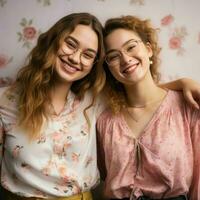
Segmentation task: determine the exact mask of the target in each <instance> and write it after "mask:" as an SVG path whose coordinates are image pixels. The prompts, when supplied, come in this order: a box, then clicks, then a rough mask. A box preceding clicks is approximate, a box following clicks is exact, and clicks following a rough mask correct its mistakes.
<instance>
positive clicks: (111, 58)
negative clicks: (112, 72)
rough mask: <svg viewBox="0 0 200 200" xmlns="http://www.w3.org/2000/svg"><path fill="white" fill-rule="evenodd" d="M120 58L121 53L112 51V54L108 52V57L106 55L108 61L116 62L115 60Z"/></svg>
mask: <svg viewBox="0 0 200 200" xmlns="http://www.w3.org/2000/svg"><path fill="white" fill-rule="evenodd" d="M119 59H120V54H119V53H117V52H116V53H111V54H108V55H107V57H106V60H107V61H108V62H114V61H117V60H119Z"/></svg>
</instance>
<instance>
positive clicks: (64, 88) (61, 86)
mask: <svg viewBox="0 0 200 200" xmlns="http://www.w3.org/2000/svg"><path fill="white" fill-rule="evenodd" d="M70 87H71V84H67V83H61V82H59V83H56V85H55V86H54V87H53V88H52V90H51V92H50V98H51V101H52V102H55V101H60V102H61V101H66V99H67V95H68V93H69V90H70Z"/></svg>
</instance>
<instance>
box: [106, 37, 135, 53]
mask: <svg viewBox="0 0 200 200" xmlns="http://www.w3.org/2000/svg"><path fill="white" fill-rule="evenodd" d="M132 41H133V42H135V41H137V40H136V39H130V40H128V41H126V42H125V43H124V44H123V45H122V47H123V46H125V45H126V44H128V43H129V42H132ZM115 51H119V50H117V49H110V50H109V51H107V52H106V54H108V53H111V52H115Z"/></svg>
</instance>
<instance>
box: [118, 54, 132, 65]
mask: <svg viewBox="0 0 200 200" xmlns="http://www.w3.org/2000/svg"><path fill="white" fill-rule="evenodd" d="M121 53H122V56H121V62H122V63H125V64H127V63H129V62H130V61H131V60H132V57H131V56H129V55H127V54H125V53H124V52H121Z"/></svg>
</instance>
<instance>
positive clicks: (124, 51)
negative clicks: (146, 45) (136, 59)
mask: <svg viewBox="0 0 200 200" xmlns="http://www.w3.org/2000/svg"><path fill="white" fill-rule="evenodd" d="M131 42H136V46H135V47H134V50H135V48H136V47H137V46H138V44H139V43H140V42H143V41H142V40H135V39H130V40H128V41H126V42H125V43H124V44H123V45H122V47H121V50H110V51H108V52H107V53H106V55H105V58H104V60H105V62H106V63H107V65H109V66H116V65H119V64H120V62H121V57H122V56H123V55H122V52H123V53H125V54H126V55H128V56H130V57H132V56H133V55H130V54H129V53H128V52H127V50H126V49H125V48H124V47H125V46H127V45H128V44H129V43H131ZM110 52H117V53H119V55H120V58H119V60H118V61H116V64H110V63H109V62H108V60H107V59H106V58H107V54H109V53H110ZM131 53H133V52H131Z"/></svg>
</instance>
